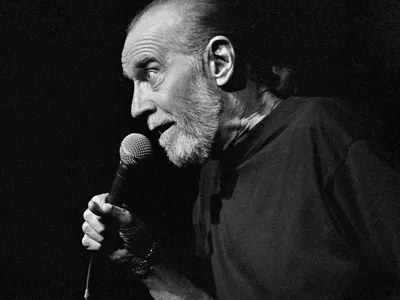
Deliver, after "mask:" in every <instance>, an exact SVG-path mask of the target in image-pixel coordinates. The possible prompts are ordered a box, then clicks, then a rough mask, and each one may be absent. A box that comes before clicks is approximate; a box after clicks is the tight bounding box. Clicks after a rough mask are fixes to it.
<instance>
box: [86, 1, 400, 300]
mask: <svg viewBox="0 0 400 300" xmlns="http://www.w3.org/2000/svg"><path fill="white" fill-rule="evenodd" d="M234 15H235V7H234V6H233V5H231V4H229V3H225V2H224V1H212V0H203V1H190V0H188V1H184V0H182V1H181V0H170V1H168V0H167V1H156V2H153V3H152V4H150V5H149V6H148V7H147V8H146V9H145V10H144V11H143V12H142V13H141V14H140V15H138V16H137V17H136V18H135V19H134V20H133V22H132V24H131V26H130V28H129V31H128V35H127V38H126V42H125V45H124V48H123V51H122V67H123V72H124V74H125V75H126V76H127V77H128V78H130V79H131V80H132V81H133V83H134V95H133V100H132V116H133V117H134V118H138V117H142V118H145V119H146V120H147V124H148V127H149V129H150V130H151V131H153V132H156V133H157V134H158V135H159V139H158V141H159V144H160V145H161V146H162V147H163V148H164V149H165V151H166V154H167V155H168V158H169V160H170V161H171V162H172V163H174V164H175V165H176V166H178V167H183V166H187V165H193V164H202V165H204V166H203V168H202V173H201V176H200V181H199V191H198V197H197V201H196V204H195V207H194V212H193V223H194V228H195V231H196V240H197V249H196V250H197V253H196V254H197V256H198V257H199V258H200V259H202V260H203V261H204V262H205V263H206V264H207V263H208V264H209V265H210V269H211V273H210V274H208V275H199V274H194V273H193V272H188V273H187V274H184V273H181V272H179V271H176V270H174V269H173V268H171V267H166V264H165V263H166V262H165V261H162V260H161V261H160V260H159V259H157V255H156V253H157V251H159V252H162V251H163V250H162V249H157V244H155V243H153V240H155V239H156V237H150V236H148V235H147V233H146V230H145V226H144V224H143V223H142V222H141V221H140V220H139V219H137V218H136V217H134V212H133V211H130V210H129V209H128V208H127V207H116V206H113V205H111V204H108V203H105V201H106V196H107V195H106V194H103V195H99V196H96V197H94V198H93V199H92V200H91V201H90V202H89V208H88V210H86V211H85V213H84V219H85V223H84V224H83V231H84V233H85V234H84V237H83V240H82V244H83V245H84V246H85V247H86V248H87V249H89V250H94V251H97V250H103V251H104V252H106V253H107V254H108V255H109V256H110V258H111V260H112V261H115V262H116V263H119V264H121V265H123V266H125V267H128V268H129V269H130V270H131V272H132V274H133V276H137V277H138V278H140V279H141V280H142V281H143V283H144V284H145V285H146V286H147V288H148V289H149V292H150V294H151V295H152V296H153V298H154V299H220V300H222V299H354V298H360V299H367V298H370V299H387V298H389V297H395V296H396V295H398V294H396V291H397V290H396V287H397V286H398V284H399V275H400V273H399V271H400V268H399V266H400V261H399V259H400V239H399V230H400V218H399V208H400V205H399V201H398V200H399V198H400V174H399V173H398V171H397V170H396V169H395V168H394V167H393V165H392V164H390V163H389V162H387V160H388V158H389V157H390V153H389V152H382V151H381V149H380V143H374V142H373V141H374V140H377V139H378V142H379V141H382V139H381V140H379V138H380V135H378V136H375V135H373V134H371V133H370V132H369V131H367V130H365V126H364V125H363V124H360V123H359V121H358V120H357V119H355V118H354V117H353V116H352V115H351V114H350V113H349V112H348V111H347V110H345V109H344V108H343V107H342V106H341V105H340V104H339V103H337V102H336V101H335V100H332V99H325V98H298V97H293V96H290V95H292V94H293V92H294V91H295V86H294V84H292V82H291V79H292V75H293V73H292V72H291V71H290V70H289V69H285V68H278V67H274V68H272V70H271V71H270V70H265V74H264V75H263V76H262V75H260V73H257V72H256V70H255V67H254V65H252V64H251V63H250V62H251V58H250V55H251V53H248V52H246V47H247V45H246V43H244V41H245V39H246V32H248V30H250V27H249V24H248V23H246V15H244V16H242V18H239V16H238V15H237V14H236V16H237V18H236V19H235V18H232V16H234ZM246 24H247V25H246ZM243 28H244V29H243ZM109 218H111V219H114V220H117V221H118V224H119V226H120V228H119V235H120V237H121V238H122V241H123V246H120V247H118V246H117V244H113V243H112V241H113V240H115V239H109V238H108V236H107V235H105V234H104V231H105V229H106V228H107V225H108V222H106V221H104V219H109ZM117 232H118V230H115V232H114V235H116V234H117ZM119 245H121V244H119ZM176 251H177V252H178V253H179V251H180V249H176ZM198 272H200V271H198ZM195 275H197V276H195ZM202 276H203V277H202ZM208 281H211V282H212V284H211V287H210V286H208V285H207V284H206V283H207V282H208Z"/></svg>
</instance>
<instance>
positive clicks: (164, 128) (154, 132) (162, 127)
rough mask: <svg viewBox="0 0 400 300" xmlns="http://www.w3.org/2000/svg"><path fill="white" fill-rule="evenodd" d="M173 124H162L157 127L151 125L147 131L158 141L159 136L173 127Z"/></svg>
mask: <svg viewBox="0 0 400 300" xmlns="http://www.w3.org/2000/svg"><path fill="white" fill-rule="evenodd" d="M174 124H175V122H164V123H162V124H159V125H153V124H152V125H151V126H149V129H150V131H151V133H152V135H153V136H154V137H155V138H157V139H159V138H160V137H161V135H162V134H163V133H164V132H165V131H167V130H168V129H169V128H171V126H173V125H174Z"/></svg>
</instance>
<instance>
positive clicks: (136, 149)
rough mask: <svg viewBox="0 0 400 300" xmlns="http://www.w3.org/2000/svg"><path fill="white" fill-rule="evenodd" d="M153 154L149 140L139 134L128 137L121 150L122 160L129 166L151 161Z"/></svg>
mask: <svg viewBox="0 0 400 300" xmlns="http://www.w3.org/2000/svg"><path fill="white" fill-rule="evenodd" d="M152 153H153V150H152V147H151V143H150V141H149V139H148V138H147V137H145V136H144V135H142V134H139V133H131V134H129V135H127V136H126V137H125V138H124V140H123V141H122V143H121V147H120V148H119V155H120V157H121V160H122V162H123V163H125V164H126V165H128V166H131V165H133V164H137V163H140V162H142V161H145V160H147V159H149V158H150V157H151V155H152Z"/></svg>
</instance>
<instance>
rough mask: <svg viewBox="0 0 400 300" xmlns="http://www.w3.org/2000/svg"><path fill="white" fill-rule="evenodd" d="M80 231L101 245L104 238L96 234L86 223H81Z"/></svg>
mask: <svg viewBox="0 0 400 300" xmlns="http://www.w3.org/2000/svg"><path fill="white" fill-rule="evenodd" d="M82 231H83V232H84V233H85V234H86V235H87V236H88V237H90V238H91V239H92V240H94V241H96V242H99V243H101V242H102V241H103V240H104V237H103V236H102V235H101V234H100V233H99V232H97V231H96V230H95V229H93V227H91V226H90V224H89V223H88V222H85V223H83V225H82Z"/></svg>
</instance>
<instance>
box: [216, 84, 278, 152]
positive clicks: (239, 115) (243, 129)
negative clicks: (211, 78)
mask: <svg viewBox="0 0 400 300" xmlns="http://www.w3.org/2000/svg"><path fill="white" fill-rule="evenodd" d="M281 102H282V99H280V98H278V97H276V96H275V95H273V94H272V93H271V92H269V91H267V90H266V89H265V88H260V87H259V86H257V85H256V84H254V83H250V84H249V85H248V87H247V88H246V89H245V90H242V91H239V92H235V93H232V94H229V95H228V97H227V99H226V101H225V107H224V112H223V115H222V116H221V125H220V130H219V137H218V146H217V147H218V149H219V151H224V150H226V149H228V148H229V147H231V146H234V145H236V144H237V142H238V141H239V139H240V138H241V137H242V136H244V135H245V134H246V133H247V132H249V131H250V130H251V129H252V128H254V127H255V126H256V125H257V124H258V123H259V122H260V121H261V120H263V119H264V118H265V117H266V116H268V115H269V114H270V113H271V112H272V111H273V110H274V109H275V108H276V107H277V106H278V105H279V103H281ZM219 151H218V152H219Z"/></svg>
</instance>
